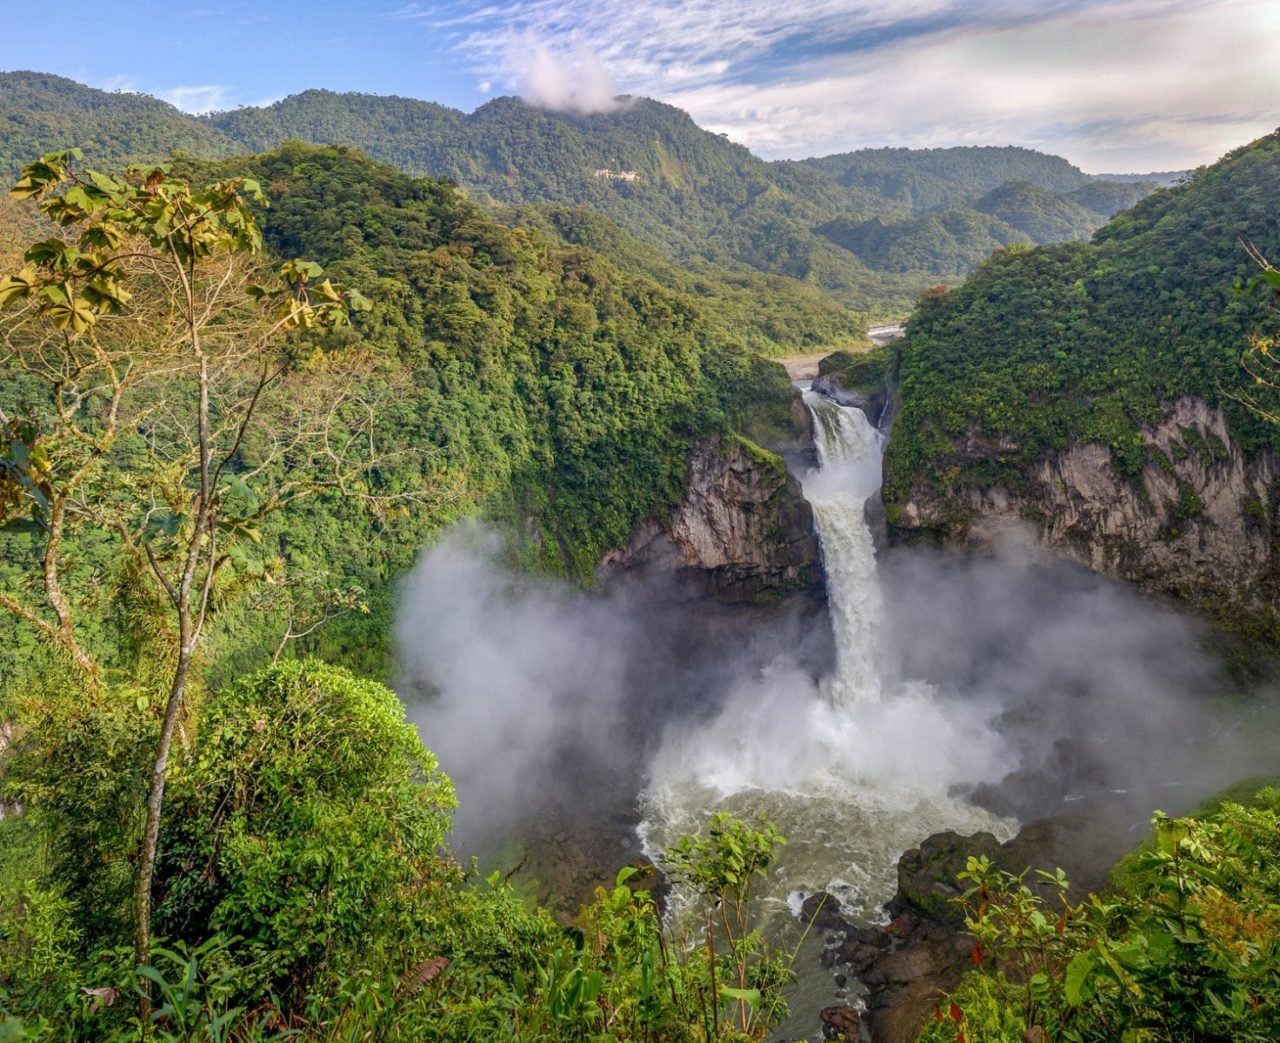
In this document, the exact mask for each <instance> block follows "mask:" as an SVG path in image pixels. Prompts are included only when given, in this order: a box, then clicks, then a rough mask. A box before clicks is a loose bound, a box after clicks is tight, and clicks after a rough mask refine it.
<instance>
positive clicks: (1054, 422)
mask: <svg viewBox="0 0 1280 1043" xmlns="http://www.w3.org/2000/svg"><path fill="white" fill-rule="evenodd" d="M1277 183H1280V136H1277V135H1274V134H1273V135H1270V136H1268V137H1266V138H1263V139H1261V140H1259V141H1257V142H1254V143H1253V144H1252V145H1249V146H1247V147H1245V148H1242V149H1239V150H1237V151H1235V152H1233V153H1231V154H1229V155H1228V156H1227V157H1225V158H1224V159H1223V160H1221V161H1220V162H1219V163H1217V164H1215V165H1214V166H1212V167H1208V168H1205V169H1202V170H1200V171H1197V172H1196V174H1195V175H1194V176H1193V177H1191V178H1190V179H1189V180H1187V181H1186V182H1184V183H1183V184H1180V185H1178V186H1176V187H1174V188H1170V189H1163V190H1161V191H1160V192H1157V193H1156V194H1155V195H1152V196H1150V197H1148V198H1147V199H1145V200H1143V201H1142V202H1141V203H1139V204H1138V205H1137V206H1136V207H1134V208H1133V209H1132V210H1129V211H1127V212H1125V213H1123V214H1121V215H1119V216H1118V217H1116V218H1114V219H1112V221H1111V222H1110V223H1109V224H1107V225H1106V226H1105V227H1104V228H1103V229H1102V230H1101V231H1099V232H1098V233H1097V234H1096V236H1095V237H1094V240H1093V241H1092V242H1090V243H1070V244H1061V245H1056V246H1042V247H1037V248H1034V249H1027V248H1024V249H1021V250H1010V251H1007V252H1004V253H1001V254H999V255H997V256H995V257H994V258H992V259H991V260H990V261H987V262H986V263H984V264H983V265H982V266H981V267H980V268H979V269H978V271H977V272H976V273H975V274H974V275H973V276H972V277H971V278H970V279H969V280H968V281H967V282H966V283H965V284H964V285H963V286H961V287H959V288H958V289H955V290H953V291H951V292H950V293H947V294H944V295H932V296H931V297H930V298H929V299H928V300H926V301H923V302H922V303H921V306H920V308H919V309H918V310H917V312H916V313H915V315H914V316H913V318H912V319H911V321H910V323H909V324H908V329H907V338H906V340H905V341H904V342H903V344H902V347H901V356H900V379H901V392H902V403H903V406H902V412H901V414H900V415H899V417H898V419H897V421H896V424H895V427H894V434H893V439H892V442H891V445H890V449H889V457H888V463H887V467H888V470H887V474H886V486H885V497H886V504H887V506H888V508H889V511H890V515H891V516H892V514H893V512H894V511H895V510H896V509H897V507H899V506H900V505H901V503H902V502H903V500H904V498H905V497H906V496H907V494H908V492H909V489H910V488H911V485H912V483H913V482H917V481H924V482H931V483H942V484H944V485H945V484H947V483H961V484H963V483H967V482H971V483H976V484H979V485H986V484H991V483H993V482H997V481H1012V482H1014V483H1016V482H1017V481H1018V478H1017V475H1018V472H1019V468H1021V467H1023V466H1024V465H1025V464H1026V463H1028V462H1029V461H1032V460H1035V459H1037V458H1039V457H1040V456H1042V455H1043V454H1045V453H1048V452H1053V451H1059V450H1063V449H1065V448H1067V447H1068V446H1069V445H1071V444H1075V443H1083V442H1095V441H1096V442H1102V443H1104V444H1106V445H1108V446H1110V448H1111V451H1112V457H1113V460H1114V462H1115V465H1116V467H1117V468H1118V469H1119V470H1121V471H1122V472H1123V473H1127V474H1134V473H1136V472H1137V471H1139V470H1141V468H1142V467H1143V466H1144V464H1145V463H1146V462H1147V457H1146V452H1147V451H1146V449H1145V447H1144V444H1143V442H1142V440H1141V439H1140V438H1139V437H1138V436H1137V428H1138V425H1139V424H1141V423H1143V422H1150V421H1153V420H1154V419H1155V418H1156V417H1157V416H1158V414H1159V405H1160V403H1161V402H1168V401H1173V400H1176V399H1178V398H1179V397H1181V396H1195V397H1199V398H1201V399H1204V400H1205V401H1207V402H1208V403H1209V404H1210V405H1211V406H1222V407H1223V408H1224V409H1225V410H1226V412H1227V416H1228V418H1229V421H1230V424H1231V430H1232V436H1233V438H1234V439H1236V440H1237V441H1238V442H1239V443H1240V444H1242V445H1243V446H1244V447H1245V448H1246V450H1247V451H1250V452H1252V451H1256V450H1258V449H1259V448H1261V447H1262V446H1264V445H1270V446H1277V445H1280V437H1278V435H1277V430H1276V428H1275V427H1274V426H1271V425H1267V424H1264V423H1263V422H1261V421H1259V420H1258V419H1257V418H1256V417H1254V416H1253V414H1251V413H1250V412H1248V411H1247V410H1245V409H1244V408H1243V407H1241V406H1240V405H1239V404H1238V403H1237V402H1236V401H1235V399H1234V398H1233V397H1232V395H1233V391H1234V390H1235V389H1239V388H1240V387H1242V379H1243V374H1242V372H1241V370H1240V365H1239V360H1240V355H1241V352H1242V350H1243V349H1244V347H1245V345H1246V344H1247V343H1248V337H1249V335H1250V334H1251V333H1253V332H1257V331H1258V330H1259V329H1265V323H1266V321H1267V319H1268V315H1267V313H1266V311H1265V306H1264V304H1263V302H1261V301H1260V300H1259V299H1258V297H1257V296H1255V295H1248V294H1238V293H1234V292H1233V284H1234V283H1235V282H1236V281H1237V280H1240V279H1248V278H1250V277H1252V276H1253V275H1255V274H1256V267H1255V265H1254V264H1253V262H1252V261H1251V260H1250V258H1249V256H1248V254H1247V253H1246V251H1245V248H1244V245H1243V244H1244V243H1253V244H1255V245H1256V246H1257V248H1258V249H1260V250H1261V251H1262V252H1263V253H1264V254H1268V255H1270V256H1275V255H1276V254H1278V253H1280V213H1278V212H1277V210H1276V207H1275V198H1274V197H1275V193H1274V187H1275V185H1276V184H1277ZM1264 390H1265V389H1264ZM962 442H963V443H965V444H969V445H974V444H977V445H985V446H1002V447H1003V448H1001V449H1000V450H999V451H998V452H994V451H992V452H976V453H968V454H964V453H960V452H959V449H958V447H959V446H960V445H961V443H962Z"/></svg>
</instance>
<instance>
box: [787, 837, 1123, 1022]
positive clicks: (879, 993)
mask: <svg viewBox="0 0 1280 1043" xmlns="http://www.w3.org/2000/svg"><path fill="white" fill-rule="evenodd" d="M1130 843H1131V840H1130V839H1129V838H1128V837H1127V836H1125V835H1124V834H1123V833H1122V832H1120V831H1116V830H1112V829H1109V828H1104V827H1101V826H1100V823H1099V822H1098V821H1096V820H1092V819H1086V818H1083V817H1069V816H1060V817H1057V818H1052V819H1042V820H1039V821H1036V822H1032V823H1029V824H1028V825H1026V826H1025V827H1023V829H1022V830H1021V831H1020V832H1019V833H1018V835H1017V836H1016V837H1014V838H1013V839H1012V840H1010V841H1008V842H1007V843H1004V844H1001V843H999V842H997V840H996V839H995V837H993V836H992V835H991V834H990V833H975V834H974V835H973V836H968V837H965V836H960V835H959V834H957V833H952V832H946V833H937V834H935V835H933V836H931V837H929V838H928V839H927V840H925V841H924V842H923V843H922V844H921V845H920V847H918V848H914V849H912V850H910V851H906V852H904V853H903V855H902V857H901V858H900V859H899V860H898V893H897V894H896V895H895V896H894V898H893V899H892V900H891V901H890V902H889V903H888V905H887V906H886V910H887V911H888V913H889V916H890V920H889V923H888V924H887V925H886V926H884V927H858V926H856V925H854V924H849V923H846V922H844V921H842V920H840V918H839V917H838V916H836V915H833V914H832V912H831V909H832V908H834V907H835V903H834V900H832V901H830V902H825V901H823V899H824V898H825V897H826V896H823V895H814V896H812V897H810V898H809V899H808V900H807V901H806V903H805V906H804V910H803V914H804V915H805V916H806V917H810V918H814V917H816V918H814V925H815V927H817V928H819V929H821V930H826V931H830V932H832V941H831V944H830V946H829V948H828V949H827V951H826V953H825V954H824V957H823V963H824V964H825V965H826V966H828V967H830V968H831V969H832V971H833V973H834V974H835V978H836V981H837V983H838V984H841V985H842V984H843V983H844V980H845V978H846V977H847V976H852V977H854V978H856V979H857V980H858V981H860V982H861V983H862V985H863V986H864V987H865V988H866V990H867V993H866V997H865V1005H866V1009H865V1010H864V1011H863V1012H862V1013H861V1015H860V1016H859V1017H857V1018H856V1019H855V1018H851V1017H850V1016H848V1015H837V1013H836V1011H838V1010H839V1009H840V1008H828V1009H825V1010H823V1011H822V1012H821V1015H820V1018H821V1021H822V1023H823V1026H824V1031H825V1032H826V1034H827V1038H839V1036H838V1033H840V1032H843V1033H844V1036H845V1038H846V1039H848V1040H850V1041H852V1040H857V1039H859V1038H861V1039H863V1040H869V1041H870V1043H910V1041H911V1040H913V1039H915V1037H916V1034H917V1033H918V1032H919V1031H920V1026H921V1024H922V1023H923V1021H924V1019H925V1018H926V1017H929V1016H930V1015H931V1013H932V1012H934V1011H935V1009H936V1008H937V1007H938V1003H939V1001H940V999H941V997H942V996H943V995H944V994H946V993H947V992H950V991H951V990H952V989H954V988H955V987H956V985H957V984H958V983H959V981H960V977H961V975H963V974H964V972H965V971H966V970H968V969H969V968H970V967H972V966H973V962H972V961H973V939H972V938H970V937H968V936H967V935H965V934H964V932H963V916H962V914H961V911H960V909H959V907H958V906H957V904H956V903H955V902H954V901H952V899H954V898H956V897H958V896H959V895H960V894H961V893H962V892H961V889H960V886H959V884H958V883H957V881H956V874H957V873H958V872H959V871H960V870H962V869H963V868H964V866H965V862H966V860H967V859H968V858H969V857H971V856H978V855H985V856H986V857H987V858H989V859H990V860H991V861H992V862H994V863H995V864H996V865H999V866H1001V867H1002V868H1004V869H1007V870H1009V871H1010V872H1015V873H1016V872H1021V871H1022V870H1023V869H1028V868H1031V869H1047V870H1052V869H1054V868H1057V867H1062V868H1063V869H1064V870H1065V871H1066V873H1067V877H1068V879H1070V880H1071V884H1072V887H1071V893H1072V895H1073V899H1074V900H1078V899H1080V898H1082V897H1083V896H1084V895H1085V894H1087V893H1088V892H1090V891H1096V890H1097V889H1099V888H1100V887H1101V886H1102V884H1103V881H1104V879H1105V876H1106V873H1107V871H1108V870H1109V869H1110V867H1111V866H1112V865H1113V864H1114V863H1115V861H1116V860H1117V859H1118V858H1119V857H1120V855H1121V854H1123V853H1124V851H1125V850H1126V848H1127V846H1128V844H1130ZM1027 882H1028V886H1031V887H1033V888H1034V887H1036V882H1037V878H1036V876H1035V874H1034V873H1028V874H1027ZM850 1026H856V1027H857V1029H858V1032H859V1033H860V1035H855V1034H851V1033H850V1032H849V1030H848V1029H849V1027H850Z"/></svg>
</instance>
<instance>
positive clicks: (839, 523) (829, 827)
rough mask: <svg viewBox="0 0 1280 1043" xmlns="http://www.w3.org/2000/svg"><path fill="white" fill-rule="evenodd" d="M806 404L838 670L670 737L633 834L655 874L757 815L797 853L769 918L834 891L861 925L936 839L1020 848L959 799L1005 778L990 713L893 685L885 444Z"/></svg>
mask: <svg viewBox="0 0 1280 1043" xmlns="http://www.w3.org/2000/svg"><path fill="white" fill-rule="evenodd" d="M805 401H806V404H807V405H808V406H809V409H810V411H811V413H812V414H813V418H814V422H815V431H816V442H817V447H818V455H819V461H820V466H819V467H818V468H817V469H816V470H814V471H813V472H811V473H810V474H808V475H806V476H805V478H804V483H803V484H804V490H805V495H806V497H807V498H808V499H809V502H810V503H811V505H812V506H813V511H814V515H815V519H816V523H817V528H818V534H819V538H820V540H821V544H822V550H823V560H824V565H825V568H826V573H827V590H828V600H829V604H830V615H831V625H832V628H833V631H834V636H835V644H836V665H835V669H834V671H833V673H832V674H831V675H830V676H828V677H826V678H823V679H822V680H821V681H820V682H815V681H814V679H813V678H812V677H811V676H810V675H809V674H807V673H806V672H804V671H803V670H802V669H800V667H799V666H798V665H797V664H796V663H794V662H792V661H790V660H788V659H786V658H781V659H779V660H778V661H776V662H774V663H773V664H772V665H771V666H770V667H769V668H768V669H766V670H763V671H761V672H760V674H759V676H757V677H754V678H750V679H748V680H746V681H745V682H744V683H742V684H741V685H740V686H739V687H738V689H737V690H736V691H735V692H734V693H733V694H732V695H731V696H730V697H729V699H728V700H727V701H726V703H725V705H724V707H723V708H722V710H721V711H720V713H719V715H718V716H717V717H716V718H715V719H713V720H711V721H709V722H706V723H703V724H697V725H692V726H690V725H685V726H683V727H680V726H677V727H676V728H673V729H672V730H671V731H669V732H668V734H667V735H666V736H665V738H664V742H663V744H662V748H661V749H660V751H659V753H658V755H657V756H656V758H655V760H654V762H653V764H652V766H651V770H650V780H649V784H648V786H647V788H646V791H645V793H644V794H643V795H642V798H641V800H642V807H643V812H644V821H643V822H642V825H641V829H640V832H641V840H642V842H643V844H644V846H645V849H646V851H647V852H648V853H649V854H650V855H651V857H654V858H656V859H659V860H660V859H661V853H662V851H663V850H664V849H665V848H666V847H667V846H668V845H669V844H670V843H672V842H674V841H675V840H676V838H678V837H679V835H680V834H682V833H686V832H696V831H697V830H698V829H699V827H700V826H701V824H702V823H703V822H704V821H705V820H706V818H707V817H708V815H709V814H710V813H711V812H712V811H716V810H727V811H731V812H734V813H735V814H738V815H740V816H742V817H744V818H747V819H753V818H754V817H755V816H756V815H757V814H764V815H765V816H767V817H768V818H769V819H770V820H771V821H773V822H774V823H775V824H776V825H777V827H778V828H779V830H780V831H781V832H782V833H783V834H784V835H786V836H787V837H788V843H787V845H786V847H785V848H783V849H782V850H781V853H780V857H779V859H778V861H777V863H776V865H775V868H774V870H773V872H772V876H771V878H770V880H769V882H768V885H767V887H766V889H765V893H764V894H762V895H761V902H762V912H763V913H764V914H765V916H766V918H768V917H769V915H770V914H771V913H779V914H785V913H786V912H787V910H788V909H791V910H794V909H795V908H796V906H797V903H798V902H799V901H801V900H803V897H804V896H805V895H806V894H809V893H812V892H814V891H817V890H822V889H825V890H827V891H828V892H830V893H831V894H833V895H836V896H837V897H839V898H840V899H841V901H842V903H843V904H844V907H845V912H846V914H847V915H849V916H851V917H853V918H855V919H859V920H862V921H863V922H867V921H872V920H875V919H877V918H878V917H879V916H880V915H881V910H880V907H881V906H882V905H883V903H884V902H885V901H887V900H888V898H889V897H891V895H892V893H893V890H894V886H895V868H896V865H897V859H898V856H899V855H900V854H901V853H902V851H903V850H905V849H906V848H907V847H911V846H914V845H916V844H918V843H919V842H920V841H921V840H922V839H924V838H925V837H926V836H928V835H929V834H931V833H935V832H938V831H940V830H943V829H955V830H957V831H960V832H973V831H976V830H979V829H986V830H991V831H993V832H995V833H997V834H998V835H1004V836H1008V835H1011V834H1012V823H1009V822H1006V821H1002V820H1000V819H997V818H995V817H994V816H992V815H990V814H989V813H987V812H985V811H983V810H981V809H978V808H975V807H973V806H972V805H970V804H968V803H966V802H965V801H963V800H962V799H960V798H957V797H955V796H953V795H952V793H953V792H954V789H955V787H956V786H957V784H959V785H961V786H963V785H964V784H972V783H977V782H980V781H988V780H993V779H995V778H998V777H999V776H1000V775H1002V774H1003V773H1004V771H1005V770H1007V758H1006V757H1005V756H1004V751H1003V747H1002V743H1001V740H1000V739H999V737H998V736H997V735H996V734H995V732H994V730H993V729H992V728H991V727H990V723H989V717H990V714H991V710H990V708H986V707H982V706H979V705H977V704H975V703H974V702H972V701H965V702H960V703H948V702H947V701H945V700H944V699H942V698H941V697H940V695H939V693H938V692H937V691H936V690H935V689H934V688H933V687H932V686H931V685H929V684H927V683H924V682H919V681H914V682H912V681H908V682H897V681H894V680H892V679H891V678H888V677H886V675H885V670H884V665H883V663H882V659H883V658H884V657H883V655H882V640H883V638H882V633H881V628H882V625H883V614H884V612H883V600H882V595H881V591H880V587H879V584H878V582H877V577H876V556H875V544H874V540H873V538H872V533H871V531H870V528H869V527H868V525H867V523H866V520H865V517H864V508H865V504H866V501H867V499H868V497H870V496H871V495H872V494H873V493H874V492H875V491H876V489H877V488H878V487H879V482H880V450H881V442H882V439H881V437H880V435H879V434H878V433H877V432H876V431H875V429H874V428H873V427H872V426H871V424H869V423H868V422H867V419H866V417H865V416H864V415H863V414H862V412H861V411H860V410H857V409H851V408H847V407H843V406H839V405H837V404H835V403H834V402H832V401H830V400H828V399H826V398H825V397H823V396H821V395H818V394H816V393H814V392H806V394H805ZM783 919H786V917H785V916H784V917H783Z"/></svg>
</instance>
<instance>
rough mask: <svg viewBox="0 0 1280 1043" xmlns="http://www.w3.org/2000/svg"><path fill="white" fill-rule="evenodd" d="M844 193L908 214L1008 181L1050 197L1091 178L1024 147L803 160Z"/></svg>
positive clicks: (869, 152)
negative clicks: (862, 192)
mask: <svg viewBox="0 0 1280 1043" xmlns="http://www.w3.org/2000/svg"><path fill="white" fill-rule="evenodd" d="M800 165H802V166H807V167H809V168H810V169H813V170H817V171H819V172H821V173H823V174H825V175H826V176H827V177H829V178H832V179H833V180H834V181H836V182H837V183H839V184H841V185H844V186H845V187H847V188H862V189H867V190H870V191H872V192H875V193H876V194H877V195H880V196H882V197H884V198H885V199H887V200H891V201H893V202H896V203H898V204H900V205H901V206H904V207H906V208H908V209H909V210H910V211H911V212H912V213H920V212H922V211H925V210H937V209H940V208H944V207H949V206H955V205H957V204H966V203H971V202H973V200H975V199H977V198H978V197H979V196H982V195H985V194H986V193H987V192H990V191H991V190H992V189H995V188H999V187H1000V186H1001V185H1003V184H1005V183H1007V182H1009V181H1025V182H1027V183H1028V184H1032V185H1035V186H1036V187H1038V188H1044V189H1048V190H1049V191H1051V192H1070V191H1072V190H1074V189H1077V188H1080V187H1081V186H1082V185H1085V184H1087V183H1088V181H1089V175H1088V174H1086V173H1084V171H1082V170H1080V169H1079V168H1078V167H1074V166H1072V165H1071V164H1070V163H1068V162H1067V161H1066V160H1065V159H1063V158H1062V157H1060V156H1047V155H1045V154H1044V153H1042V152H1035V151H1033V150H1032V149H1027V148H1015V147H1012V146H1007V147H963V148H929V149H906V148H878V149H861V150H859V151H857V152H844V153H840V154H839V155H835V156H822V157H820V158H817V159H805V160H801V161H800Z"/></svg>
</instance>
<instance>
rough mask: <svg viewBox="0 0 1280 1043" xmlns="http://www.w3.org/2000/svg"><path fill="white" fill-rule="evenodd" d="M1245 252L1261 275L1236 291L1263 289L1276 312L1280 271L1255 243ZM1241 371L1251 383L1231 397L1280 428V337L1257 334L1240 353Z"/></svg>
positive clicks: (1246, 247)
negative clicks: (1279, 403) (1278, 400)
mask: <svg viewBox="0 0 1280 1043" xmlns="http://www.w3.org/2000/svg"><path fill="white" fill-rule="evenodd" d="M1244 248H1245V251H1246V252H1247V253H1248V254H1249V258H1250V260H1252V261H1253V263H1254V264H1256V265H1257V266H1258V267H1259V268H1260V269H1261V271H1260V273H1259V274H1258V275H1257V276H1256V277H1255V278H1253V279H1251V280H1250V281H1249V282H1248V283H1247V284H1244V283H1238V284H1237V287H1236V288H1237V290H1238V291H1239V292H1242V293H1255V292H1257V291H1258V290H1259V289H1260V288H1261V289H1262V290H1263V291H1264V292H1265V293H1266V295H1267V297H1268V299H1269V301H1270V303H1271V305H1272V307H1273V308H1274V307H1275V304H1276V302H1277V301H1278V300H1280V270H1277V269H1276V268H1274V267H1273V266H1272V264H1271V262H1270V261H1268V260H1267V259H1266V257H1264V256H1263V255H1262V253H1261V252H1260V251H1259V250H1258V248H1257V247H1255V246H1254V245H1253V244H1252V243H1245V244H1244ZM1240 368H1241V370H1243V371H1244V374H1245V376H1246V377H1247V378H1248V381H1249V383H1248V384H1247V385H1245V386H1244V387H1239V388H1233V389H1232V390H1231V391H1229V392H1228V393H1229V394H1230V395H1231V397H1232V398H1234V399H1235V400H1236V401H1237V402H1239V403H1240V404H1241V405H1242V406H1244V407H1245V408H1246V409H1248V410H1249V411H1250V412H1252V413H1254V414H1255V415H1257V416H1259V417H1261V418H1262V419H1263V420H1265V421H1267V422H1268V423H1271V424H1280V407H1277V406H1276V404H1275V401H1274V399H1275V393H1276V392H1277V391H1280V337H1277V336H1276V335H1275V333H1274V332H1272V333H1255V334H1254V335H1253V336H1252V337H1250V338H1249V344H1248V346H1247V347H1246V348H1245V349H1244V351H1243V352H1241V353H1240Z"/></svg>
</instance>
